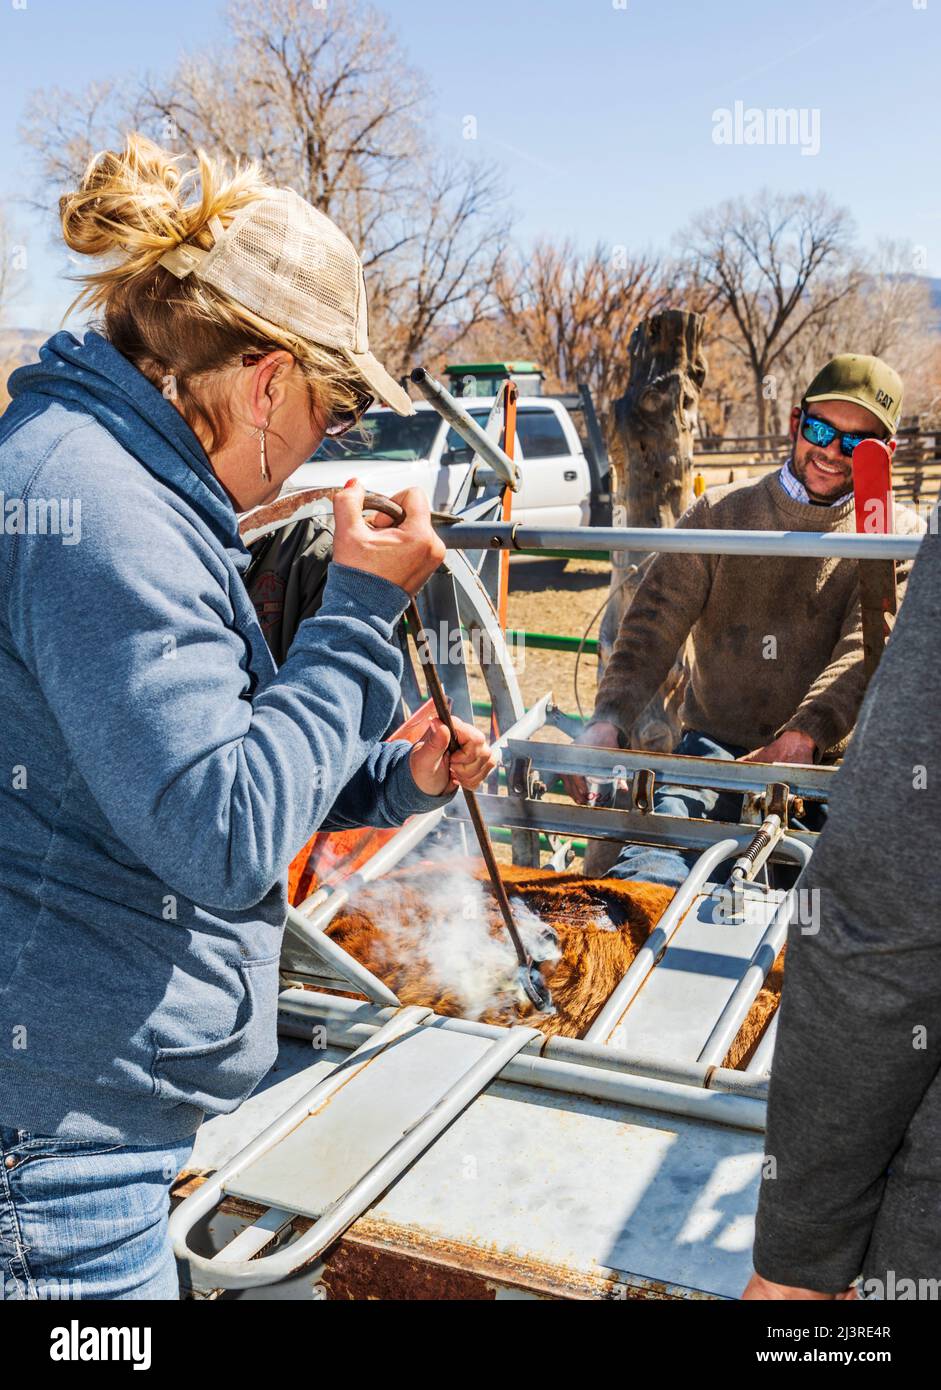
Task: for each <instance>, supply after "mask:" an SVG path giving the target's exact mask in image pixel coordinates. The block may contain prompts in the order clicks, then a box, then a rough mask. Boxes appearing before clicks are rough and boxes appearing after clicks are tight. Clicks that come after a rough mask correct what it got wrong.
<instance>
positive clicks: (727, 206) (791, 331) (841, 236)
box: [681, 191, 861, 435]
mask: <svg viewBox="0 0 941 1390" xmlns="http://www.w3.org/2000/svg"><path fill="white" fill-rule="evenodd" d="M681 240H682V245H683V251H684V256H685V263H686V268H687V274H688V277H689V287H690V291H691V293H690V298H691V299H692V300H693V303H694V305H695V307H696V308H699V309H706V310H708V309H711V308H718V309H719V310H720V311H722V329H721V331H722V333H723V336H724V338H725V340H726V341H727V342H728V343H729V345H730V346H731V347H732V348H733V350H734V351H736V352H737V353H739V354H740V355H741V357H742V358H743V359H744V361H745V363H746V364H747V367H748V370H749V375H750V378H751V383H752V391H753V394H754V400H755V414H756V417H757V424H758V433H759V434H762V435H763V434H766V433H767V424H768V409H767V407H768V396H769V394H770V393H771V388H772V387H773V382H772V381H771V380H770V379H771V378H772V377H773V375H774V372H775V369H776V367H777V366H778V364H779V363H780V361H781V359H782V356H783V354H785V353H786V352H787V351H788V349H789V348H790V347H791V346H792V345H793V344H794V343H795V342H796V341H797V339H799V338H800V337H801V336H802V335H803V334H806V333H807V331H808V329H810V328H811V327H812V326H813V325H814V324H815V323H818V322H820V321H823V320H826V319H827V318H828V317H829V316H830V315H831V314H832V313H833V311H834V309H835V307H836V306H837V305H838V304H839V303H840V301H841V300H842V299H843V298H844V297H845V296H846V295H849V294H852V293H853V291H854V290H855V288H856V287H857V286H858V284H859V282H860V279H861V271H859V270H858V269H856V268H855V267H854V266H853V265H852V263H851V260H850V250H851V247H850V240H851V224H850V220H849V216H848V214H847V213H846V212H845V211H844V210H842V209H840V208H835V207H833V205H832V204H831V203H830V201H829V199H828V198H827V197H826V195H824V194H818V195H816V196H814V197H808V196H807V195H805V194H794V195H790V196H782V195H777V194H771V193H768V192H767V191H764V192H762V193H760V194H759V195H758V196H757V197H756V198H754V199H753V200H752V201H751V202H747V201H745V200H744V199H736V200H733V201H730V202H725V203H722V204H721V205H720V206H719V207H718V208H715V209H713V210H712V211H710V212H706V213H704V214H702V215H701V216H700V217H698V218H697V219H695V220H694V222H693V223H692V225H691V226H690V227H689V228H688V230H687V231H686V232H685V233H684V235H683V236H682V239H681Z"/></svg>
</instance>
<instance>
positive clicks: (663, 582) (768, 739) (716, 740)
mask: <svg viewBox="0 0 941 1390" xmlns="http://www.w3.org/2000/svg"><path fill="white" fill-rule="evenodd" d="M901 404H902V382H901V379H900V377H899V376H898V373H897V372H895V371H894V370H893V369H892V368H891V367H890V366H888V365H887V363H885V362H883V361H881V360H880V359H879V358H878V357H865V356H860V355H857V354H853V353H845V354H842V355H841V356H839V357H834V358H833V359H832V361H830V362H828V363H827V365H826V366H825V367H824V368H823V369H822V371H820V372H818V374H817V376H816V377H814V379H813V381H812V382H811V383H810V385H809V386H808V388H807V390H806V392H805V393H804V396H803V399H802V400H801V403H800V405H796V406H795V407H794V409H793V410H792V412H791V420H790V434H791V441H792V451H791V455H790V457H789V458H788V459H787V461H786V462H785V463H784V464H783V466H782V467H781V468H780V469H778V470H777V471H776V472H773V473H769V474H767V475H766V476H765V477H763V478H761V479H759V480H758V481H756V482H749V483H746V484H730V485H728V486H724V487H716V488H709V489H708V491H707V492H705V493H704V494H703V495H702V496H701V497H700V498H698V499H697V501H696V502H695V503H694V504H693V506H692V507H690V509H689V510H688V511H687V512H686V513H685V514H684V515H683V516H682V517H681V518H680V520H679V522H678V523H677V525H678V526H681V527H688V528H693V527H699V528H706V529H712V528H715V529H717V530H731V531H853V530H855V515H854V506H853V466H852V454H853V449H854V448H855V447H856V445H857V444H858V443H859V442H860V440H862V439H882V440H885V441H886V442H887V443H889V447H890V448H892V449H894V448H895V442H894V435H895V431H896V429H897V428H898V422H899V417H900V414H901ZM895 529H896V531H900V532H912V531H917V530H921V529H923V527H922V526H921V523H920V522H919V520H918V518H917V516H916V515H915V514H914V513H913V512H911V511H907V510H905V509H903V508H897V509H896V518H895ZM906 573H907V570H906V568H905V567H904V566H900V567H899V576H900V579H903V578H904V577H905V575H906ZM687 638H689V639H690V640H689V648H688V655H687V667H688V671H689V682H688V685H687V689H686V694H685V698H684V702H683V707H682V710H681V711H680V718H681V721H682V725H683V736H682V738H681V740H680V742H679V744H678V745H677V747H676V749H675V750H674V751H675V752H677V753H683V754H687V755H689V756H694V757H707V758H742V757H750V758H753V759H757V760H759V761H762V762H779V763H813V762H819V761H821V760H822V759H826V760H828V761H829V760H832V759H833V758H835V757H837V756H839V755H840V754H841V753H842V751H843V749H844V747H845V744H846V741H847V738H848V737H849V734H850V732H851V731H852V728H853V725H854V724H855V722H856V715H857V713H858V710H859V707H860V704H861V702H862V698H863V694H864V692H865V686H866V678H865V672H864V668H863V639H862V620H861V615H860V608H859V586H858V571H857V564H856V562H855V561H854V560H835V559H832V558H831V559H812V558H802V557H801V558H798V557H792V556H780V557H775V556H747V555H686V554H673V553H667V552H661V553H659V554H657V555H656V556H655V557H654V559H653V560H652V562H651V563H650V565H649V567H648V569H647V573H646V574H645V576H644V578H643V580H642V581H641V583H640V585H639V586H638V588H637V592H636V594H635V595H634V599H633V601H632V603H631V605H630V607H629V608H628V610H627V612H626V613H625V615H624V618H623V620H622V623H621V628H620V632H619V633H618V638H617V641H616V643H615V646H614V651H613V653H612V656H611V660H610V661H609V663H608V666H607V668H606V670H605V673H604V677H603V679H602V681H601V683H600V685H599V688H598V695H597V699H596V703H595V710H594V714H593V716H592V720H591V723H590V724H589V725H588V726H587V727H586V728H585V729H584V730H583V732H582V733H581V735H580V737H579V740H578V741H579V742H580V743H584V744H588V745H590V746H592V747H603V748H624V747H627V746H628V736H629V732H630V729H631V727H632V725H633V724H634V722H635V720H636V719H637V718H638V716H639V715H640V713H641V711H642V710H643V708H644V706H645V705H646V704H647V702H648V700H650V699H651V698H652V696H653V695H654V694H655V693H656V692H657V690H658V689H659V687H660V686H661V685H662V683H663V681H664V680H665V679H666V677H667V675H668V673H669V671H670V668H671V667H672V665H673V663H674V661H675V660H676V657H677V655H678V653H679V652H680V651H681V649H682V647H683V644H684V643H685V642H686V640H687ZM566 786H567V788H568V791H569V794H570V795H571V796H572V797H573V798H574V799H575V800H576V801H578V802H580V803H582V804H584V803H585V801H586V800H587V794H588V789H587V784H586V781H585V779H584V778H583V777H569V778H567V779H566ZM739 800H740V798H735V797H734V796H730V794H716V793H713V792H708V791H701V790H692V789H690V788H684V787H665V788H663V789H662V790H661V791H659V792H658V793H657V796H656V799H655V807H656V809H657V810H658V811H661V812H663V813H665V814H668V815H677V816H693V817H711V818H714V819H718V820H724V819H727V818H732V819H738V815H737V811H738V806H737V804H736V803H737V801H739ZM693 857H694V856H693V855H691V854H689V853H686V854H680V853H679V852H678V851H673V850H662V849H654V848H651V847H648V846H643V845H629V846H627V847H626V848H625V849H624V850H623V851H622V853H621V855H620V857H619V859H618V860H617V863H616V864H615V866H614V868H613V869H612V870H610V872H611V873H613V874H614V875H616V876H618V877H623V878H637V879H642V880H647V881H649V882H654V883H665V884H668V885H676V884H679V883H681V882H682V880H683V879H684V877H685V876H686V873H687V870H688V867H689V864H690V863H691V860H692V858H693Z"/></svg>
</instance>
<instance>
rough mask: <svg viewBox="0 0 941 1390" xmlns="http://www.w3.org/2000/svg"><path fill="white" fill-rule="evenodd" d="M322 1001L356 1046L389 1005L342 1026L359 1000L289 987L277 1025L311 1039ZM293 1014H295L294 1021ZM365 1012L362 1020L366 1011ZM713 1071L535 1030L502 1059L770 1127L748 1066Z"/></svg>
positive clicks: (595, 1094)
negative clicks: (676, 1070)
mask: <svg viewBox="0 0 941 1390" xmlns="http://www.w3.org/2000/svg"><path fill="white" fill-rule="evenodd" d="M299 995H303V998H298V996H299ZM325 1000H329V1005H330V1008H329V1010H327V1011H326V1012H328V1014H329V1015H333V1018H334V1020H335V1021H333V1022H331V1019H330V1017H328V1018H327V1033H328V1041H329V1042H330V1043H332V1044H334V1045H335V1046H337V1047H345V1048H350V1047H354V1046H355V1045H356V1044H357V1043H358V1042H359V1041H360V1040H365V1039H366V1038H368V1037H371V1036H374V1035H375V1032H376V1030H377V1026H378V1020H380V1019H382V1017H383V1015H384V1014H385V1012H386V1011H385V1010H383V1011H381V1012H380V1013H377V1014H376V1015H375V1018H376V1020H377V1022H376V1023H373V1022H367V1021H353V1020H352V1019H351V1022H350V1024H349V1025H348V1026H347V1027H344V1026H343V1024H342V1022H340V1021H339V1014H340V1010H341V1009H342V1010H348V1011H349V1012H350V1014H352V1009H350V1005H351V1004H353V1003H354V1001H352V1000H339V999H330V998H329V996H325V995H317V994H315V993H313V992H312V991H310V990H305V991H301V990H289V991H285V992H284V993H283V994H282V995H281V999H280V1001H279V1008H280V1010H281V1013H280V1017H279V1031H280V1032H282V1033H288V1034H289V1035H290V1036H296V1037H303V1038H305V1039H306V1038H309V1037H310V1029H311V1026H312V1025H313V1024H314V1023H319V1022H322V1021H323V1018H324V1013H325V1010H324V1008H323V1007H322V1006H323V1004H324V1001H325ZM337 1005H339V1006H340V1008H339V1009H338V1008H337ZM360 1008H361V1009H362V1008H363V1006H360ZM291 1014H293V1016H294V1023H293V1026H292V1022H291V1019H290V1015H291ZM361 1017H362V1018H363V1019H365V1015H362V1016H361ZM425 1026H427V1027H433V1028H444V1029H445V1030H447V1031H454V1032H461V1033H474V1034H476V1035H479V1036H481V1037H490V1036H493V1035H494V1034H500V1033H503V1032H504V1031H505V1030H504V1029H502V1028H500V1027H498V1026H497V1025H496V1024H492V1023H477V1022H474V1021H473V1020H471V1019H463V1018H440V1017H438V1016H434V1017H433V1018H432V1019H429V1020H428V1021H427V1022H426V1024H425ZM555 1042H559V1043H562V1042H564V1044H565V1047H564V1051H565V1054H566V1055H565V1056H564V1057H563V1056H561V1055H560V1056H554V1055H552V1054H551V1053H550V1048H552V1047H553V1044H554V1043H555ZM625 1060H626V1059H625ZM716 1078H718V1079H719V1083H720V1086H721V1089H717V1088H714V1087H713V1086H712V1085H710V1086H708V1087H704V1086H703V1085H702V1083H701V1081H700V1080H699V1079H698V1077H697V1079H696V1080H694V1081H692V1082H687V1081H686V1080H685V1079H684V1080H679V1079H678V1080H676V1081H673V1080H665V1079H663V1078H662V1077H660V1076H653V1075H645V1074H640V1073H637V1074H635V1073H632V1072H630V1071H629V1070H628V1069H627V1067H626V1066H624V1064H623V1063H621V1062H620V1060H619V1056H618V1054H617V1053H616V1052H615V1051H614V1050H613V1049H607V1050H605V1049H603V1048H597V1047H592V1046H590V1045H589V1044H588V1039H587V1038H583V1039H579V1038H566V1039H564V1040H562V1039H553V1040H551V1041H550V1042H548V1043H547V1042H546V1039H545V1038H544V1037H543V1036H542V1035H541V1034H538V1035H537V1036H536V1037H535V1038H534V1039H532V1041H530V1042H529V1043H527V1044H526V1045H525V1047H523V1048H522V1049H521V1050H520V1051H519V1052H518V1053H517V1054H516V1056H515V1057H513V1059H512V1060H511V1061H509V1062H508V1063H507V1064H506V1065H505V1066H504V1068H503V1070H502V1071H501V1072H500V1074H499V1077H498V1078H497V1079H498V1080H500V1081H505V1082H512V1083H515V1084H518V1085H524V1086H534V1087H536V1088H537V1089H539V1090H549V1091H561V1092H564V1093H569V1094H572V1095H576V1096H589V1097H591V1098H592V1099H594V1100H603V1101H611V1102H614V1103H616V1104H621V1105H634V1106H637V1107H638V1108H639V1109H648V1110H655V1111H658V1112H662V1113H666V1114H669V1115H681V1116H684V1117H685V1118H687V1119H693V1120H705V1121H707V1122H715V1123H717V1124H727V1125H731V1126H732V1127H733V1128H735V1129H746V1130H755V1131H757V1132H759V1133H761V1132H762V1131H763V1130H764V1127H765V1108H766V1107H765V1101H764V1092H765V1088H764V1087H755V1086H754V1085H753V1084H752V1083H751V1082H748V1081H746V1079H745V1074H744V1072H734V1071H730V1070H729V1069H727V1068H716V1069H715V1070H714V1071H713V1072H712V1073H711V1078H710V1080H711V1081H714V1080H715V1079H716ZM716 1102H722V1103H721V1104H716Z"/></svg>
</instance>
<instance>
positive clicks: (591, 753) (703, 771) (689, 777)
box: [506, 737, 839, 797]
mask: <svg viewBox="0 0 941 1390" xmlns="http://www.w3.org/2000/svg"><path fill="white" fill-rule="evenodd" d="M506 750H507V755H508V756H510V757H512V758H531V759H532V761H533V765H534V767H536V768H538V770H539V771H540V772H551V773H555V774H557V775H559V776H562V775H568V774H571V773H579V774H581V775H582V776H586V777H601V778H604V777H612V776H614V775H615V769H616V768H624V769H625V770H626V771H627V772H636V771H637V770H638V769H640V768H651V769H652V770H653V771H654V772H655V773H656V774H657V779H658V781H659V780H660V778H663V779H665V780H666V781H667V782H668V783H669V785H670V786H674V785H675V786H699V785H703V786H708V787H713V788H716V789H718V790H721V791H734V792H757V793H761V792H763V791H764V790H765V788H766V787H767V786H768V784H769V782H775V781H780V780H781V776H782V769H781V765H780V764H779V763H757V762H738V761H733V760H731V759H727V758H690V757H686V756H685V755H684V754H681V753H652V752H645V751H643V750H640V751H637V750H635V749H628V748H591V747H589V746H588V745H586V744H578V745H574V744H566V743H541V742H537V741H535V740H532V739H530V740H527V741H525V742H524V741H523V740H521V739H517V738H515V737H513V738H507V742H506ZM766 769H767V771H766ZM838 770H839V769H838V768H836V767H825V766H822V765H816V764H815V765H810V764H807V765H802V764H799V763H794V764H791V763H789V764H788V766H787V784H788V786H789V787H790V789H791V792H792V794H793V795H794V796H810V797H821V796H828V795H829V793H830V791H831V790H832V779H833V778H834V777H835V776H836V774H837V772H838Z"/></svg>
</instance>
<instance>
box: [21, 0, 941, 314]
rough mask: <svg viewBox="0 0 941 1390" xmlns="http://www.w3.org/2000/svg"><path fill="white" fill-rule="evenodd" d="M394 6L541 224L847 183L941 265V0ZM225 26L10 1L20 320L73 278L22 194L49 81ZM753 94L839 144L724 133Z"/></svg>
mask: <svg viewBox="0 0 941 1390" xmlns="http://www.w3.org/2000/svg"><path fill="white" fill-rule="evenodd" d="M329 2H330V0H327V3H329ZM376 7H377V8H378V9H380V10H383V11H384V12H385V13H386V14H388V15H389V16H390V17H391V18H392V20H393V22H394V24H395V27H396V29H397V30H398V33H399V36H400V38H401V40H402V42H403V44H404V46H405V48H406V50H407V52H408V54H409V56H410V58H411V61H412V62H413V63H414V64H415V65H416V66H418V67H419V68H421V69H423V70H424V71H425V72H426V73H427V75H428V76H429V78H430V79H431V81H432V84H433V87H434V92H435V95H434V101H433V108H432V116H431V120H432V132H431V133H432V134H433V135H434V136H435V137H436V138H437V140H438V141H439V142H440V144H442V145H443V146H445V147H447V148H450V149H452V150H454V151H455V152H462V153H466V152H468V151H470V152H471V153H473V154H474V155H476V156H477V157H478V158H481V159H484V160H487V161H492V162H493V163H494V164H496V165H498V166H499V167H500V168H501V169H502V170H503V172H504V175H505V178H506V182H507V184H508V185H509V187H510V189H511V191H512V202H513V206H514V207H515V209H516V211H517V213H518V224H517V235H518V237H519V238H520V240H521V241H522V242H523V243H524V244H526V243H527V242H528V241H531V240H532V238H534V237H536V236H539V235H541V234H550V235H553V236H566V235H569V236H572V237H574V238H575V239H576V240H577V241H578V242H581V243H583V244H586V245H588V244H591V243H593V242H595V241H596V240H601V241H603V242H606V243H608V244H617V245H626V246H628V247H631V248H641V247H652V248H655V249H668V248H669V245H670V240H671V238H672V236H673V234H674V233H675V232H676V231H677V230H678V229H679V228H680V227H681V226H682V225H683V223H684V221H685V220H686V219H687V218H688V217H689V216H690V215H692V214H693V213H695V212H697V211H699V210H701V209H702V208H704V207H708V206H710V205H711V204H713V203H715V202H717V201H720V200H721V199H723V198H726V197H731V196H736V195H738V194H748V193H751V192H753V191H755V190H757V189H758V188H760V187H761V186H763V185H767V186H769V187H771V188H774V189H778V190H781V191H784V192H795V191H799V190H806V191H814V190H817V189H821V188H825V189H827V190H828V191H829V192H830V193H831V195H832V196H833V198H834V199H835V200H836V201H837V202H839V203H840V204H842V205H844V206H846V207H848V208H849V209H850V211H851V212H852V214H853V216H854V218H855V220H856V223H857V228H858V232H859V237H860V240H861V241H862V242H863V243H864V244H868V245H872V244H873V243H874V242H875V241H876V239H877V238H879V237H892V238H898V239H901V240H904V241H906V242H910V243H912V244H914V245H915V246H916V247H923V248H924V249H925V250H924V254H925V255H926V257H927V261H926V265H925V267H924V268H925V270H926V272H927V273H929V274H932V275H941V191H939V183H938V179H937V176H936V169H937V162H938V161H937V148H938V136H939V132H941V121H939V107H941V93H939V87H941V83H939V81H938V75H937V67H938V54H939V52H941V44H939V38H941V0H826V3H825V4H824V3H821V0H817V3H812V0H760V2H759V0H708V2H704V0H473V3H462V2H457V3H456V2H455V0H450V3H446V2H445V3H442V0H378V4H377V6H376ZM223 33H224V23H223V5H222V4H221V3H217V0H161V3H160V4H159V5H143V4H137V3H127V0H0V82H2V94H3V95H2V100H0V197H2V199H3V203H4V205H5V206H6V207H7V208H8V212H11V213H12V216H13V219H14V222H15V225H16V228H17V231H18V233H19V239H20V240H22V241H24V242H25V244H26V245H27V247H28V251H29V258H30V271H29V278H28V282H27V285H26V287H25V292H24V293H23V294H22V296H21V297H20V298H19V299H18V300H17V301H16V302H15V303H14V305H13V306H12V307H11V309H10V311H9V312H8V315H7V321H8V322H11V323H16V324H19V325H22V326H30V327H50V326H54V323H57V322H58V318H59V316H60V315H61V313H62V311H63V310H64V308H65V305H66V304H67V303H68V301H69V299H70V298H71V294H72V290H71V288H70V286H69V285H68V284H67V283H66V282H65V281H64V279H63V278H62V273H63V271H64V269H65V268H66V265H65V259H64V256H63V255H62V254H61V253H60V252H58V251H57V250H56V249H55V247H54V221H53V219H52V217H51V216H47V217H46V218H43V217H41V216H37V215H36V214H35V213H32V212H29V211H27V210H26V209H19V210H17V209H16V208H15V207H13V208H11V207H10V201H9V200H10V199H11V198H15V197H16V196H17V195H18V194H20V193H21V192H22V191H23V190H24V189H28V188H30V187H31V186H33V185H34V183H35V177H34V174H33V170H32V167H31V164H30V153H29V151H28V150H27V149H26V148H24V146H23V144H22V142H21V141H20V139H19V135H18V127H19V122H20V119H21V116H22V112H23V109H24V106H25V103H26V100H27V98H28V96H29V94H30V92H32V91H33V90H35V89H36V88H40V87H44V86H46V87H48V86H58V87H67V88H73V89H78V88H81V87H83V86H84V85H85V84H86V83H87V82H89V81H92V80H94V79H101V78H105V77H119V76H129V75H133V74H134V73H135V72H140V71H145V70H146V71H149V72H154V73H157V72H160V71H161V70H164V69H166V68H168V67H170V66H172V64H173V62H174V59H175V58H176V56H177V55H178V53H179V52H180V51H181V50H182V49H183V48H184V47H185V48H186V49H187V50H189V51H193V50H196V49H199V48H200V47H203V46H206V45H209V44H212V43H213V41H218V39H219V38H220V37H221V36H222V35H223ZM737 101H740V102H742V103H743V104H744V106H745V107H746V108H748V107H757V108H761V109H762V110H764V109H767V108H770V107H776V108H777V107H795V108H806V109H807V110H808V111H811V112H813V111H816V112H818V113H819V117H818V119H819V143H820V149H819V153H816V154H813V155H804V154H802V153H801V149H800V147H799V146H795V145H784V146H769V145H742V144H732V145H717V144H716V143H714V141H713V138H712V137H713V113H714V112H716V111H717V110H718V109H720V108H726V109H728V110H730V111H731V110H733V109H734V106H735V103H736V102H737ZM467 116H473V117H474V118H475V120H476V123H477V138H476V140H475V141H473V142H469V141H466V140H465V139H464V138H463V131H464V129H465V126H464V120H465V117H467ZM808 119H814V118H813V117H809V118H808ZM809 129H810V128H809V127H808V130H809Z"/></svg>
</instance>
